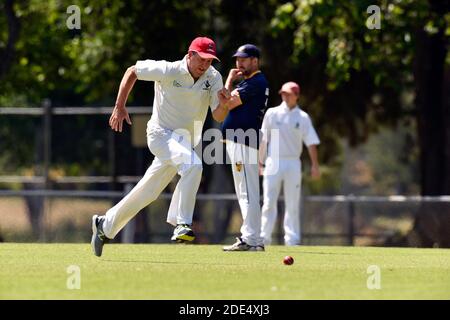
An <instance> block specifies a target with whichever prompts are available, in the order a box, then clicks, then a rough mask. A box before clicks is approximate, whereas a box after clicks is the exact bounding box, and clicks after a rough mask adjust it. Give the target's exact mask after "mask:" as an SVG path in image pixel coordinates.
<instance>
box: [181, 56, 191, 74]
mask: <svg viewBox="0 0 450 320" xmlns="http://www.w3.org/2000/svg"><path fill="white" fill-rule="evenodd" d="M180 69H181V71H183V72H184V73H189V69H188V65H187V55H185V56H184V58H183V60H181V66H180Z"/></svg>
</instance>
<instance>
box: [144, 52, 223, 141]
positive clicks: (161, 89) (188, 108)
mask: <svg viewBox="0 0 450 320" xmlns="http://www.w3.org/2000/svg"><path fill="white" fill-rule="evenodd" d="M135 67H136V74H137V78H138V79H139V80H146V81H154V82H155V99H154V101H153V114H152V116H151V118H150V120H149V122H148V125H149V126H159V127H162V128H165V129H170V130H176V131H177V133H179V134H183V135H186V133H189V135H190V137H191V139H190V141H191V142H193V145H194V146H195V145H197V144H198V143H199V142H200V139H201V134H202V128H203V124H204V122H205V118H206V114H207V113H208V107H210V108H211V111H214V110H215V109H216V107H217V106H218V104H219V98H218V97H217V91H219V90H220V89H222V87H223V82H222V76H221V75H220V73H219V72H218V71H217V70H216V69H215V68H214V67H213V66H210V67H209V68H208V70H206V72H205V73H204V74H203V75H202V76H201V77H200V78H199V79H198V80H197V81H196V82H195V83H194V79H193V78H192V76H191V74H190V73H189V70H188V66H187V56H185V57H184V58H183V60H180V61H175V62H168V61H165V60H159V61H156V60H140V61H137V62H136V66H135ZM194 125H195V126H196V130H194ZM180 130H182V131H180Z"/></svg>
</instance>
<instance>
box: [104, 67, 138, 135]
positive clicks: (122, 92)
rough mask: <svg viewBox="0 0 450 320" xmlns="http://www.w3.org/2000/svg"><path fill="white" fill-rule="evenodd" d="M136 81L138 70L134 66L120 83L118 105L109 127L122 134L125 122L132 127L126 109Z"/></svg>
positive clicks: (115, 107) (110, 119)
mask: <svg viewBox="0 0 450 320" xmlns="http://www.w3.org/2000/svg"><path fill="white" fill-rule="evenodd" d="M136 80H137V75H136V68H135V67H134V66H132V67H129V68H128V69H127V71H126V72H125V74H124V76H123V78H122V81H121V82H120V86H119V93H118V94H117V99H116V104H115V106H114V109H113V112H112V114H111V117H110V118H109V126H110V127H111V129H112V130H114V131H118V132H122V128H123V120H125V121H126V122H127V123H128V124H129V125H131V119H130V116H129V114H128V111H127V109H126V107H125V103H126V102H127V99H128V95H129V94H130V92H131V89H132V88H133V86H134V83H135V82H136Z"/></svg>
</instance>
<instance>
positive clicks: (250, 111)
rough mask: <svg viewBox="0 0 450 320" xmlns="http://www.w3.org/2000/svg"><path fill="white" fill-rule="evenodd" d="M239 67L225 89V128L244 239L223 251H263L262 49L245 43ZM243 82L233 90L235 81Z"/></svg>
mask: <svg viewBox="0 0 450 320" xmlns="http://www.w3.org/2000/svg"><path fill="white" fill-rule="evenodd" d="M233 57H235V58H236V68H235V69H231V70H230V73H229V75H228V78H227V81H226V83H225V88H226V89H227V90H228V91H229V92H231V97H230V100H229V101H228V102H227V103H226V106H227V108H228V110H229V113H228V115H227V117H226V119H225V121H224V123H223V125H222V133H223V136H224V139H225V143H226V149H227V154H228V157H229V158H230V160H231V166H232V171H233V180H234V187H235V190H236V195H237V197H238V201H239V206H240V209H241V213H242V218H243V222H242V227H241V233H242V236H241V237H238V238H237V242H236V243H234V244H232V245H230V246H226V247H224V248H223V250H224V251H264V244H263V238H262V237H261V235H260V230H261V207H260V203H259V199H260V190H259V172H258V147H259V132H260V129H261V125H262V120H263V118H264V112H265V109H266V106H267V99H268V96H269V89H268V84H267V80H266V78H265V77H264V75H263V74H262V72H261V71H260V70H259V58H260V51H259V49H258V48H257V47H256V46H254V45H252V44H246V45H243V46H241V47H239V49H238V50H237V51H236V53H235V54H234V55H233ZM239 78H243V80H242V81H241V82H240V83H239V84H238V85H237V86H236V88H234V89H233V88H232V86H233V82H235V81H236V80H238V79H239Z"/></svg>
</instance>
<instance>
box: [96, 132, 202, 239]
mask: <svg viewBox="0 0 450 320" xmlns="http://www.w3.org/2000/svg"><path fill="white" fill-rule="evenodd" d="M147 144H148V147H149V149H150V151H151V152H152V153H153V154H154V156H155V158H154V160H153V162H152V164H151V165H150V167H149V168H148V169H147V171H146V173H145V175H144V177H143V178H142V179H141V180H140V181H139V182H138V184H137V185H136V186H135V187H134V188H133V189H132V190H131V191H130V193H128V194H127V195H126V196H125V197H124V198H123V199H122V200H121V201H120V202H119V203H117V204H116V205H115V206H114V207H112V208H111V209H109V210H108V211H107V212H106V219H105V222H104V224H103V231H104V232H105V235H106V236H107V237H108V238H110V239H113V238H114V237H115V236H116V235H117V233H118V232H119V231H120V230H121V229H122V228H123V227H124V226H125V225H126V224H127V223H128V221H130V220H131V219H132V218H133V217H134V216H135V215H136V214H137V213H138V212H139V211H140V210H141V209H142V208H144V207H145V206H147V205H149V204H150V203H151V202H153V201H154V200H156V199H157V198H158V196H159V195H160V193H161V192H162V191H163V190H164V188H165V187H166V186H167V185H168V184H169V182H170V181H171V180H172V178H173V177H174V176H175V175H176V174H177V173H178V174H179V175H180V177H181V178H180V180H179V181H178V184H177V186H176V187H175V191H174V193H173V195H172V200H171V202H170V207H169V212H168V216H167V222H168V223H170V224H172V225H174V226H175V225H177V224H192V216H193V213H194V206H195V198H196V194H197V190H198V187H199V185H200V179H201V175H202V162H201V160H200V158H199V157H198V156H197V154H196V153H195V151H194V150H193V149H192V147H191V143H190V141H189V140H188V139H186V137H184V136H182V135H179V134H177V133H175V132H173V131H172V130H169V129H164V128H160V127H156V126H154V125H152V126H150V125H149V126H148V127H147Z"/></svg>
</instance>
